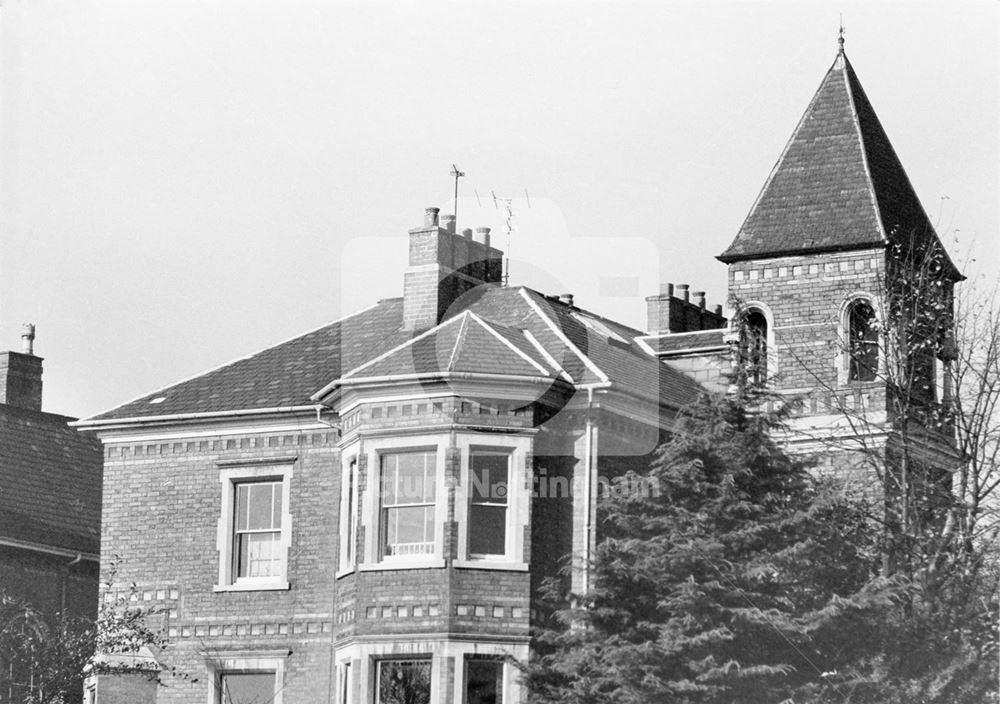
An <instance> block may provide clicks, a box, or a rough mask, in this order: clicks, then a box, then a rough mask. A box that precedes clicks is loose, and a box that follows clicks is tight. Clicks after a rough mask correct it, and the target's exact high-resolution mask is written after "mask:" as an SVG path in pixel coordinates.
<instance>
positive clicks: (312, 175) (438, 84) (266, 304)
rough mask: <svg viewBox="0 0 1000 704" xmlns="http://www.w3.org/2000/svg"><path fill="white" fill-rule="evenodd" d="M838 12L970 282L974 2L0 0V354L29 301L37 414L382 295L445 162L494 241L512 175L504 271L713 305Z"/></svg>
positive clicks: (985, 115)
mask: <svg viewBox="0 0 1000 704" xmlns="http://www.w3.org/2000/svg"><path fill="white" fill-rule="evenodd" d="M839 13H843V16H844V25H845V26H846V29H847V33H846V39H847V53H848V56H849V57H850V58H851V61H852V63H853V64H854V67H855V69H856V70H857V72H858V75H859V77H860V79H861V82H862V84H863V85H864V87H865V90H866V92H867V94H868V96H869V98H870V99H871V101H872V103H873V104H874V106H875V109H876V111H877V112H878V115H879V117H880V118H881V120H882V123H883V125H884V126H885V127H886V130H887V131H888V133H889V136H890V139H891V140H892V142H893V144H894V146H895V148H896V151H897V153H898V154H899V156H900V158H901V160H902V162H903V165H904V167H905V168H906V169H907V172H908V173H909V175H910V178H911V180H912V182H913V184H914V186H915V188H916V190H917V193H918V195H919V196H920V197H921V199H922V201H923V203H924V206H925V208H926V209H927V211H928V213H929V214H930V215H931V218H932V219H933V220H934V221H935V222H937V223H938V227H939V231H940V232H941V234H942V238H943V239H947V240H948V241H949V243H952V244H955V246H958V247H968V246H970V245H973V243H974V246H975V248H976V253H977V256H978V259H979V261H980V264H985V265H986V266H987V268H988V270H989V271H990V272H991V275H993V276H995V275H996V264H997V259H998V246H997V239H998V230H1000V215H998V208H1000V206H998V195H1000V149H998V141H1000V127H998V126H1000V105H998V96H1000V58H998V46H1000V4H998V3H996V2H988V1H986V0H982V1H979V2H965V3H963V2H949V3H945V2H934V3H918V2H893V3H878V2H860V3H855V2H838V3H832V2H759V1H758V2H754V1H747V2H688V3H685V2H632V3H621V2H610V1H607V2H541V3H535V2H532V3H528V2H504V3H501V2H490V3H483V2H461V3H459V2H455V3H435V2H402V3H399V2H394V3H383V2H377V3H333V2H318V1H314V2H306V1H289V0H281V1H278V0H273V1H268V0H257V1H255V2H249V1H246V0H238V1H237V0H215V1H213V2H205V1H204V0H169V1H167V0H115V1H113V0H4V1H3V6H2V8H0V42H2V46H0V238H2V239H0V347H2V348H11V349H17V348H18V346H19V343H20V340H19V336H20V325H21V323H22V322H26V321H31V322H35V323H36V324H37V325H38V340H37V343H36V351H37V353H38V354H39V355H40V356H43V357H44V358H45V408H46V409H47V410H50V411H53V412H61V413H66V414H70V415H82V416H85V415H89V414H93V413H96V412H99V411H101V410H104V409H106V408H108V407H111V406H114V405H117V404H118V403H121V402H125V401H127V400H130V399H132V398H134V397H136V396H139V395H141V394H144V393H146V392H149V391H152V390H154V389H156V388H158V387H161V386H164V385H167V384H170V383H171V382H174V381H177V380H179V379H181V378H185V377H188V376H191V375H194V374H197V373H198V372H200V371H203V370H206V369H209V368H211V367H213V366H216V365H219V364H221V363H223V362H226V361H228V360H231V359H233V358H236V357H239V356H242V355H245V354H248V353H251V352H254V351H256V350H258V349H261V348H263V347H267V346H269V345H271V344H274V343H276V342H279V341H281V340H284V339H287V338H289V337H292V336H294V335H296V334H297V333H300V332H304V331H306V330H309V329H312V328H315V327H318V326H320V325H322V324H323V323H325V322H328V321H330V320H333V319H335V318H337V317H339V316H341V315H343V314H346V313H349V312H351V311H352V310H355V309H357V308H359V307H362V306H365V305H369V304H371V303H373V302H374V301H375V300H377V299H379V298H384V297H390V296H398V295H400V294H401V292H402V268H403V266H404V265H405V256H406V253H405V244H404V242H405V240H403V239H401V238H403V237H405V233H406V230H407V229H409V228H411V227H415V226H417V225H419V224H420V222H421V221H422V212H423V208H424V207H425V206H429V205H437V206H441V207H442V209H443V212H444V211H450V210H451V207H452V206H451V203H450V200H451V194H452V188H453V183H452V180H451V177H450V176H449V171H450V168H451V164H452V162H454V163H457V164H458V166H459V167H460V168H461V169H462V170H463V171H465V173H466V174H467V175H466V177H465V178H464V179H462V181H461V184H460V189H461V192H460V200H459V205H458V216H459V227H475V226H479V225H488V226H492V227H493V228H494V242H495V243H496V244H497V245H498V246H500V247H502V248H505V247H506V246H507V242H506V237H505V236H504V234H503V225H502V218H501V217H500V215H499V213H498V212H497V211H496V210H495V208H494V205H493V200H492V198H491V197H490V196H489V194H490V193H491V192H496V194H497V195H498V196H502V197H504V196H505V197H514V198H515V199H514V201H513V203H512V206H513V209H514V212H515V219H514V223H515V225H516V229H515V231H514V232H513V234H512V235H511V255H512V263H511V269H510V271H511V281H512V283H517V284H521V283H523V284H528V285H532V286H535V287H537V288H541V289H542V290H544V291H546V292H548V293H561V292H563V291H570V292H572V293H574V294H575V295H576V301H577V304H578V305H580V306H581V307H584V308H587V309H590V310H594V311H595V312H598V313H602V314H607V315H611V316H613V317H616V318H620V319H622V320H624V321H625V322H628V323H630V324H632V325H635V326H642V325H643V324H644V303H643V300H642V299H643V296H645V295H648V294H651V293H654V292H655V290H656V287H657V284H658V281H660V280H662V281H673V282H677V283H681V282H688V283H690V284H691V285H692V288H693V289H699V290H701V289H704V290H706V291H708V298H709V302H710V303H723V302H724V300H725V269H724V267H723V265H722V264H720V263H719V262H717V261H716V260H715V258H714V257H715V255H717V254H719V253H720V252H721V251H722V250H723V249H724V248H725V247H726V246H727V245H728V244H729V242H730V241H731V239H732V238H733V236H734V235H735V233H736V231H737V230H738V228H739V226H740V224H741V223H742V221H743V218H744V217H745V216H746V213H747V211H748V210H749V208H750V206H751V205H752V203H753V201H754V198H755V197H756V195H757V193H758V191H759V189H760V187H761V186H762V185H763V183H764V180H765V178H766V177H767V175H768V173H769V171H770V169H771V167H772V166H773V165H774V162H775V160H776V159H777V157H778V155H779V154H780V152H781V149H782V147H783V146H784V144H785V141H786V140H787V139H788V137H789V136H790V135H791V133H792V130H793V129H794V127H795V125H796V123H797V122H798V120H799V118H800V116H801V115H802V112H803V111H804V110H805V108H806V105H807V104H808V102H809V99H810V98H811V97H812V94H813V93H814V91H815V90H816V88H817V87H818V86H819V83H820V80H821V79H822V77H823V75H824V73H825V72H826V70H827V69H828V68H829V66H830V64H831V63H832V62H833V59H834V56H835V53H836V38H837V26H838V22H839ZM525 193H527V194H528V196H529V198H527V199H526V198H525ZM477 196H478V198H477ZM956 231H957V238H958V243H957V244H956V243H954V242H953V240H954V238H955V236H956Z"/></svg>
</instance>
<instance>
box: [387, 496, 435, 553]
mask: <svg viewBox="0 0 1000 704" xmlns="http://www.w3.org/2000/svg"><path fill="white" fill-rule="evenodd" d="M383 513H384V527H385V528H384V530H385V536H386V544H385V546H384V547H385V554H386V555H414V554H423V553H432V552H434V544H433V543H434V507H433V506H407V507H403V508H387V509H385V510H384V511H383Z"/></svg>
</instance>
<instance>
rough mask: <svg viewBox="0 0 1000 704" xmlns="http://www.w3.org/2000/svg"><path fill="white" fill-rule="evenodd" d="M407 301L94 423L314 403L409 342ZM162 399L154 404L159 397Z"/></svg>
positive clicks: (390, 302)
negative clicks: (337, 382) (319, 393)
mask: <svg viewBox="0 0 1000 704" xmlns="http://www.w3.org/2000/svg"><path fill="white" fill-rule="evenodd" d="M402 319H403V299H401V298H391V299H387V300H383V301H379V303H378V304H377V305H375V306H373V307H371V308H368V309H365V310H362V311H359V312H358V313H355V314H354V315H351V316H348V317H346V318H343V319H341V320H338V321H335V322H333V323H330V324H328V325H324V326H323V327H321V328H319V329H317V330H313V331H311V332H308V333H306V334H304V335H300V336H298V337H295V338H293V339H291V340H288V341H286V342H283V343H281V344H278V345H275V346H273V347H269V348H267V349H265V350H263V351H261V352H257V353H256V354H252V355H249V356H247V357H243V358H241V359H238V360H236V361H234V362H230V363H228V364H226V365H223V366H221V367H218V368H216V369H213V370H211V371H209V372H206V373H204V374H200V375H198V376H196V377H194V378H192V379H188V380H186V381H182V382H180V383H177V384H174V385H173V386H169V387H167V388H165V389H160V390H158V391H154V392H153V393H149V394H146V395H145V396H142V397H140V398H138V399H136V400H135V401H131V402H129V403H126V404H124V405H122V406H119V407H117V408H114V409H112V410H110V411H107V412H105V413H100V414H98V415H96V416H94V417H93V418H91V419H89V420H109V419H116V418H134V417H149V416H158V415H177V414H185V413H214V412H221V411H233V410H250V409H268V408H279V407H288V406H301V405H308V404H310V403H312V402H311V401H310V400H309V396H310V394H312V393H313V392H314V391H316V389H318V388H320V387H322V386H323V385H324V384H326V383H327V382H329V381H330V380H331V379H334V378H336V377H338V376H339V375H340V371H341V368H342V367H343V368H346V369H351V368H353V367H355V366H359V365H360V364H362V363H364V362H367V361H369V360H370V359H372V358H374V357H376V356H377V355H379V354H381V353H382V352H384V351H385V350H387V349H391V348H392V347H395V346H396V345H398V344H400V343H402V342H405V341H406V340H408V339H410V337H412V335H411V334H409V333H407V332H405V331H403V330H401V329H400V325H401V323H402ZM160 398H162V399H163V400H162V401H160V402H158V403H151V402H152V401H153V400H155V399H160Z"/></svg>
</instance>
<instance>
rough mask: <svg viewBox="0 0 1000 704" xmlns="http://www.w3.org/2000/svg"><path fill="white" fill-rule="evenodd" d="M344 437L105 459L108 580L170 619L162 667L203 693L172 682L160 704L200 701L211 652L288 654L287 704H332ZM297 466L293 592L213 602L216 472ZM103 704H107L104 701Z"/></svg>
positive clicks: (172, 449) (149, 446)
mask: <svg viewBox="0 0 1000 704" xmlns="http://www.w3.org/2000/svg"><path fill="white" fill-rule="evenodd" d="M337 439H338V438H337V434H336V433H335V432H333V431H329V432H296V433H285V434H280V435H273V434H248V435H243V436H225V437H221V436H220V437H212V438H199V439H197V440H178V441H171V442H135V443H128V444H120V443H119V444H111V445H108V446H107V447H106V449H105V453H106V459H105V489H106V491H105V503H104V530H103V534H102V569H103V571H104V574H105V576H108V575H109V574H110V570H111V569H112V566H113V564H114V563H115V558H114V557H113V556H114V555H119V556H121V560H120V562H118V563H117V574H116V575H115V582H116V583H117V584H119V585H121V589H123V590H124V589H125V588H126V586H125V585H127V584H128V583H129V582H132V581H134V582H135V583H136V589H137V599H138V601H139V602H140V603H141V604H142V605H144V606H146V607H148V608H151V609H162V610H163V612H164V613H163V616H162V624H163V627H164V628H165V629H166V631H167V634H168V636H169V640H170V647H169V648H168V650H167V651H166V653H164V654H163V655H162V657H161V659H162V660H163V661H164V663H165V664H167V665H169V666H171V667H175V668H177V670H178V672H180V673H182V674H183V675H185V676H187V677H190V678H197V679H198V680H199V682H197V683H192V682H189V681H185V680H183V679H181V678H175V677H170V676H167V677H166V684H167V685H168V686H166V687H161V688H160V690H159V692H158V696H157V702H194V701H197V702H201V701H204V699H205V696H206V691H207V689H206V688H207V686H208V685H207V681H208V680H207V679H206V678H209V677H210V673H209V665H210V658H207V657H206V653H208V652H227V651H232V650H239V651H247V650H254V649H263V650H282V649H284V650H289V651H291V652H292V653H293V655H292V656H290V657H289V659H288V665H287V667H288V670H287V672H288V675H287V677H286V685H287V686H286V699H285V701H286V702H288V701H291V702H326V687H327V681H326V678H327V677H328V672H329V658H330V655H331V649H330V642H331V638H332V634H333V606H334V605H333V595H334V584H333V580H334V572H335V565H336V563H335V560H336V540H337V530H338V527H337V505H338V504H337V498H338V495H339V488H338V485H339V481H340V460H339V453H338V451H337V450H336V447H335V444H336V442H337ZM261 458H273V459H281V460H293V459H294V464H293V470H292V472H293V473H292V479H291V495H290V497H289V499H290V500H289V508H290V513H291V517H292V527H291V537H292V544H291V548H290V550H289V553H288V581H289V582H290V584H291V587H290V589H288V590H283V591H282V590H278V591H249V592H236V591H226V592H216V591H214V590H213V587H214V586H215V585H216V583H217V582H218V571H219V553H218V551H217V548H216V544H217V525H218V520H219V516H220V515H221V511H222V507H221V500H222V499H221V497H222V485H221V483H220V474H219V473H220V463H226V466H231V465H230V463H232V462H236V463H239V462H240V461H241V460H247V461H250V460H258V459H261ZM100 701H101V704H105V703H104V700H103V698H102V699H101V700H100Z"/></svg>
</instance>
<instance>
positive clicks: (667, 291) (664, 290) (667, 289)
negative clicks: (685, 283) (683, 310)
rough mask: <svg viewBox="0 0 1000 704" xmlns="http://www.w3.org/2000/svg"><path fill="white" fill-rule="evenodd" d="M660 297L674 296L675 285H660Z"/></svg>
mask: <svg viewBox="0 0 1000 704" xmlns="http://www.w3.org/2000/svg"><path fill="white" fill-rule="evenodd" d="M660 295H661V296H673V295H674V285H673V284H660Z"/></svg>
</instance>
